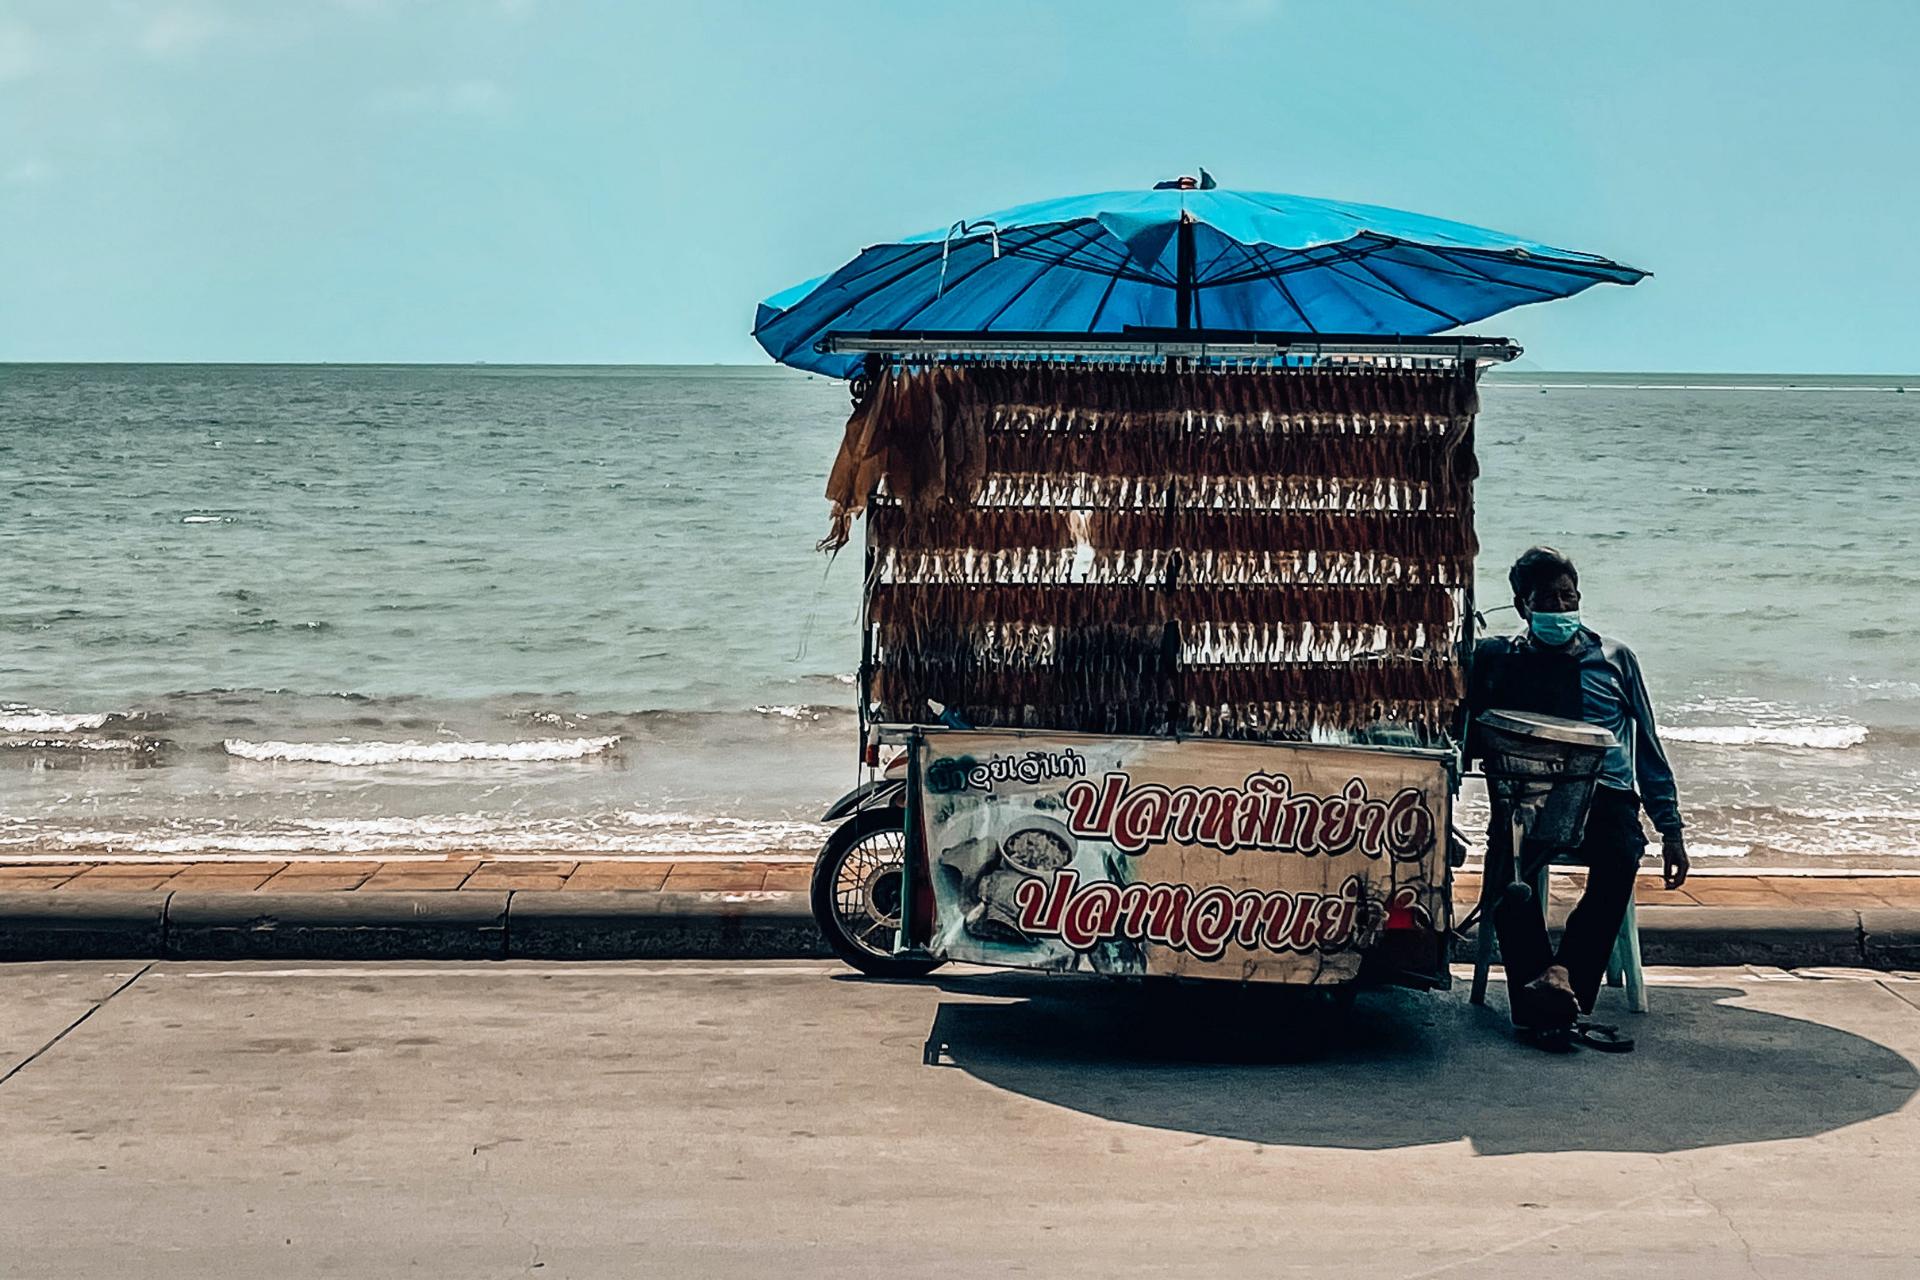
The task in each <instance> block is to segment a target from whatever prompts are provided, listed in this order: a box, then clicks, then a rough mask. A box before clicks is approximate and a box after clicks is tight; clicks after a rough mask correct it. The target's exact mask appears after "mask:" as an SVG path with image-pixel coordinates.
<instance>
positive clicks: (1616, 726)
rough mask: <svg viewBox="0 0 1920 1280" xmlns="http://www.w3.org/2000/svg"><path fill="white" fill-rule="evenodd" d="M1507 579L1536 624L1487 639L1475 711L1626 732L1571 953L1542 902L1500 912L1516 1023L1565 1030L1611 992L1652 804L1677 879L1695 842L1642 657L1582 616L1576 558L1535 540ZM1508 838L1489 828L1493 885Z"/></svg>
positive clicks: (1615, 758) (1474, 692)
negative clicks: (1552, 936)
mask: <svg viewBox="0 0 1920 1280" xmlns="http://www.w3.org/2000/svg"><path fill="white" fill-rule="evenodd" d="M1507 581H1508V583H1509V584H1510V585H1511V586H1512V587H1513V606H1514V608H1515V609H1517V610H1518V611H1519V613H1520V617H1521V619H1522V621H1523V622H1524V623H1525V624H1526V629H1525V631H1524V632H1523V633H1522V634H1520V635H1517V636H1504V637H1496V638H1490V639H1486V640H1482V641H1481V642H1480V643H1479V644H1478V645H1477V646H1476V647H1475V649H1474V655H1473V669H1472V674H1471V679H1470V682H1469V687H1468V693H1467V713H1468V715H1469V717H1477V716H1478V715H1479V714H1480V713H1481V712H1482V711H1487V710H1493V709H1501V710H1510V711H1533V712H1538V713H1540V714H1543V715H1553V716H1560V717H1563V718H1565V719H1569V720H1584V721H1586V722H1587V723H1589V724H1594V725H1598V726H1599V727H1601V728H1603V729H1606V730H1607V731H1609V732H1610V733H1612V734H1613V737H1614V745H1613V746H1612V747H1611V748H1609V749H1608V751H1607V755H1606V759H1605V761H1604V763H1603V764H1602V766H1601V773H1600V778H1599V781H1598V785H1597V786H1595V788H1594V793H1593V806H1592V808H1591V810H1589V812H1588V816H1587V829H1586V838H1585V840H1584V841H1583V842H1582V844H1581V845H1580V848H1579V850H1578V855H1577V856H1578V858H1579V860H1580V861H1581V862H1583V863H1585V864H1586V866H1587V888H1586V892H1585V893H1583V894H1582V895H1581V897H1580V901H1579V903H1578V904H1577V905H1576V906H1575V907H1574V909H1573V912H1572V914H1571V915H1569V916H1568V917H1567V927H1566V929H1565V931H1564V932H1563V933H1562V935H1561V938H1560V949H1559V951H1558V952H1556V951H1554V950H1553V948H1552V944H1551V943H1550V941H1549V939H1548V937H1547V927H1546V921H1545V919H1544V916H1543V912H1542V911H1541V909H1540V906H1539V905H1538V904H1535V903H1531V902H1527V903H1507V902H1505V901H1504V900H1502V902H1501V905H1500V906H1499V907H1497V908H1496V909H1495V911H1494V918H1493V923H1494V928H1495V930H1496V932H1497V934H1498V936H1499V939H1500V954H1501V958H1502V960H1503V961H1504V962H1505V964H1506V968H1507V991H1508V993H1509V996H1508V1002H1509V1004H1510V1005H1511V1007H1512V1010H1513V1020H1514V1024H1515V1025H1516V1026H1518V1027H1521V1028H1523V1029H1526V1030H1531V1031H1548V1032H1553V1031H1560V1030H1564V1029H1566V1028H1570V1027H1572V1026H1573V1025H1574V1024H1575V1023H1576V1022H1577V1021H1578V1020H1579V1017H1580V1014H1582V1013H1583V1012H1584V1013H1591V1012H1592V1011H1593V1002H1594V1000H1595V999H1596V998H1597V997H1598V996H1599V994H1600V982H1601V979H1602V978H1603V977H1604V976H1605V974H1606V966H1607V957H1608V955H1609V953H1610V952H1611V951H1612V949H1613V942H1614V939H1615V938H1616V937H1617V936H1618V935H1619V932H1620V922H1621V920H1622V919H1624V918H1625V916H1626V912H1627V903H1628V902H1630V901H1631V900H1632V898H1633V878H1634V873H1635V872H1636V871H1637V870H1638V869H1639V866H1640V857H1641V854H1642V853H1643V852H1644V851H1645V849H1646V844H1647V837H1646V834H1645V832H1644V831H1643V830H1642V828H1641V825H1640V808H1641V805H1642V803H1643V802H1644V803H1645V806H1646V810H1647V814H1648V816H1650V817H1651V818H1652V819H1653V825H1654V827H1655V828H1656V829H1657V830H1658V831H1659V832H1660V837H1661V853H1662V861H1663V862H1664V864H1665V868H1664V879H1665V882H1666V886H1667V888H1669V889H1677V888H1679V887H1680V886H1681V884H1683V883H1684V882H1685V881H1686V878H1687V866H1688V864H1687V848H1686V842H1685V840H1684V838H1683V837H1682V834H1681V833H1682V830H1683V826H1684V824H1683V823H1682V822H1681V820H1680V806H1679V802H1678V798H1677V796H1676V793H1675V790H1674V785H1673V771H1672V769H1670V768H1668V766H1667V757H1666V753H1665V752H1664V751H1663V750H1661V747H1660V738H1659V736H1658V734H1657V733H1656V732H1655V731H1654V726H1653V708H1652V705H1651V704H1650V703H1649V702H1648V700H1647V688H1646V685H1645V683H1644V682H1643V681H1642V680H1641V678H1640V664H1639V662H1638V661H1637V660H1636V659H1635V658H1634V656H1633V653H1632V651H1631V650H1629V649H1628V648H1627V647H1626V646H1625V645H1623V644H1621V643H1620V642H1619V641H1617V640H1609V639H1607V638H1605V637H1603V636H1601V635H1598V634H1597V633H1595V632H1593V631H1591V630H1589V629H1588V628H1586V627H1584V626H1582V625H1581V623H1580V575H1579V573H1578V571H1576V570H1575V569H1574V567H1573V561H1571V560H1569V559H1567V557H1566V556H1564V555H1562V554H1561V553H1560V552H1558V551H1555V550H1554V549H1553V548H1552V547H1534V548H1533V549H1532V550H1530V551H1527V552H1526V553H1525V554H1523V555H1522V556H1521V557H1520V558H1519V559H1518V560H1516V561H1515V562H1514V565H1513V568H1512V569H1511V570H1510V571H1509V572H1508V574H1507ZM1472 724H1473V722H1472V720H1471V719H1469V722H1468V725H1469V727H1468V738H1467V752H1468V755H1469V756H1472V757H1475V758H1477V757H1479V756H1480V755H1481V754H1482V753H1481V751H1480V750H1479V749H1478V746H1477V743H1476V734H1475V732H1474V730H1473V727H1472ZM1495 825H1496V827H1501V824H1499V823H1496V824H1495ZM1507 844H1508V840H1507V838H1506V836H1505V832H1504V829H1500V830H1495V831H1493V832H1490V833H1489V835H1488V841H1487V868H1486V875H1487V876H1488V877H1489V882H1490V883H1492V882H1495V880H1494V878H1495V877H1498V878H1499V879H1502V880H1504V879H1505V878H1507V874H1508V872H1507V858H1508V857H1509V856H1510V855H1509V851H1508V849H1507ZM1482 927H1485V926H1482Z"/></svg>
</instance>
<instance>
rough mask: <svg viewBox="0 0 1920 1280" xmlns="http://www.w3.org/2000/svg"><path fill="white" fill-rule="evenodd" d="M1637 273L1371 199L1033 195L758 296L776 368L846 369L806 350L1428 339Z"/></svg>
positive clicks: (1213, 193) (848, 358)
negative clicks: (1130, 340) (1196, 339)
mask: <svg viewBox="0 0 1920 1280" xmlns="http://www.w3.org/2000/svg"><path fill="white" fill-rule="evenodd" d="M1645 275H1646V272H1644V271H1639V270H1636V269H1635V268H1633V267H1628V266H1623V265H1621V264H1620V263H1617V262H1613V261H1610V260H1609V259H1606V258H1602V257H1599V256H1597V255H1594V254H1589V253H1577V252H1575V251H1573V250H1571V249H1557V248H1554V247H1553V246H1552V245H1546V244H1540V243H1537V242H1535V241H1532V240H1522V239H1519V238H1518V237H1515V236H1510V235H1506V234H1504V233H1502V232H1499V231H1489V230H1487V229H1485V228H1484V227H1474V226H1468V225H1467V224H1466V223H1462V222H1449V221H1446V220H1445V219H1442V218H1429V217H1426V216H1424V215H1422V214H1417V213H1406V212H1403V211H1401V210H1398V209H1384V208H1380V207H1378V206H1375V205H1364V204H1349V203H1346V202H1343V201H1338V200H1316V199H1313V198H1310V197H1307V196H1293V195H1280V194H1274V193H1270V192H1260V191H1229V190H1224V189H1218V188H1215V189H1182V188H1177V187H1176V188H1160V189H1155V190H1151V191H1105V192H1100V193H1098V194H1095V195H1084V196H1069V197H1066V198H1064V199H1059V200H1043V201H1041V202H1039V203H1037V204H1026V205H1020V206H1018V207H1017V208H1012V209H1003V210H1000V211H999V212H997V213H989V214H985V215H983V216H981V217H979V218H974V219H970V220H967V221H964V222H957V223H955V224H954V225H953V226H952V227H950V228H943V229H941V230H937V231H928V232H924V233H922V234H920V235H917V236H910V237H908V238H907V239H905V240H900V241H897V242H894V243H892V244H881V245H875V246H873V247H872V248H869V249H866V250H864V251H862V252H861V253H860V255H859V256H858V257H856V258H854V259H853V260H852V261H851V262H849V263H847V264H846V265H845V266H843V267H841V268H840V269H839V270H838V271H835V272H834V273H832V274H831V275H827V276H821V277H819V278H818V279H814V280H808V281H806V282H805V283H803V284H798V285H795V286H794V287H793V288H791V289H787V290H785V291H784V292H781V293H777V294H775V295H774V296H773V297H771V298H768V299H767V300H766V301H765V302H763V303H761V304H760V310H759V314H758V316H757V317H756V319H755V323H754V329H753V334H754V337H755V338H756V339H758V340H759V342H760V345H761V346H762V347H764V348H766V350H767V353H768V354H769V355H771V356H772V357H773V358H774V359H776V360H779V361H781V362H783V363H785V364H790V365H793V366H795V367H796V368H800V369H807V370H811V371H813V372H817V373H825V374H829V375H831V376H834V377H846V376H848V375H850V374H851V373H852V372H853V371H854V370H855V369H856V368H857V367H858V365H859V363H860V357H858V356H854V355H835V354H826V353H822V352H819V351H817V350H815V344H816V343H818V342H819V341H820V340H821V339H822V338H824V337H826V336H827V335H828V334H831V333H855V332H868V331H874V330H882V331H885V330H922V331H937V332H952V331H960V332H967V333H975V334H988V333H993V332H996V331H999V332H1009V333H1016V332H1017V333H1029V334H1030V333H1050V334H1060V335H1069V334H1099V333H1104V334H1117V333H1120V332H1122V331H1123V330H1125V329H1127V328H1128V327H1130V326H1134V327H1146V328H1159V329H1195V330H1199V329H1211V330H1260V331H1264V332H1269V333H1273V332H1291V333H1339V334H1429V333H1438V332H1440V331H1441V330H1444V329H1451V328H1455V327H1457V326H1459V325H1463V324H1470V323H1472V322H1473V321H1476V320H1482V319H1485V318H1486V317H1487V316H1490V315H1493V314H1495V313H1497V312H1501V311H1505V310H1506V309H1508V308H1509V307H1516V306H1520V305H1521V304H1523V303H1528V302H1546V301H1550V300H1552V299H1554V298H1565V297H1569V296H1571V295H1573V294H1576V293H1579V292H1580V291H1581V290H1582V289H1585V288H1587V287H1588V286H1590V285H1595V284H1599V283H1601V282H1603V281H1604V282H1610V283H1613V284H1634V283H1636V282H1637V281H1639V280H1640V279H1641V278H1642V277H1644V276H1645Z"/></svg>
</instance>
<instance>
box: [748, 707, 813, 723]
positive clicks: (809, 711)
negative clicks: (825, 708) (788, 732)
mask: <svg viewBox="0 0 1920 1280" xmlns="http://www.w3.org/2000/svg"><path fill="white" fill-rule="evenodd" d="M754 710H755V711H757V712H759V713H760V714H761V715H763V716H778V717H779V718H780V719H782V720H818V719H819V718H820V709H819V708H818V707H801V706H791V707H768V706H759V707H755V708H754Z"/></svg>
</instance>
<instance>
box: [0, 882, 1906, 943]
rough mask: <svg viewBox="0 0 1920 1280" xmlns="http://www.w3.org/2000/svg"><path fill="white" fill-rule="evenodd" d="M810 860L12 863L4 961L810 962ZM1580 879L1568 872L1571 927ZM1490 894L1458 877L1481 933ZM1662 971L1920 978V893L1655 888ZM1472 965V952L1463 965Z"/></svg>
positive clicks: (1, 933)
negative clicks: (1742, 968) (1845, 970)
mask: <svg viewBox="0 0 1920 1280" xmlns="http://www.w3.org/2000/svg"><path fill="white" fill-rule="evenodd" d="M810 871H811V864H810V862H809V861H808V860H807V859H806V858H805V857H804V856H803V855H794V856H790V857H789V856H781V855H762V856H760V857H758V858H754V859H741V858H719V857H705V858H701V857H698V856H694V855H689V856H687V857H685V858H681V859H677V860H674V859H664V858H624V859H600V860H592V859H584V860H583V859H566V858H558V857H552V858H549V857H544V856H528V855H522V856H516V857H506V858H496V859H493V860H482V859H478V858H463V857H460V856H457V855H445V854H408V855H395V856H391V857H388V858H385V859H381V860H348V859H342V858H338V857H331V856H314V857H308V858H285V859H259V858H252V857H229V858H226V859H220V860H201V861H189V860H184V859H171V860H168V859H163V858H157V857H141V856H138V855H124V854H102V855H97V856H94V857H91V858H73V859H71V860H68V861H53V860H51V859H50V858H49V857H47V856H44V855H42V856H31V855H27V856H21V857H17V858H15V859H14V860H11V861H6V860H0V959H5V960H40V959H87V958H114V957H122V958H143V959H158V958H194V957H198V958H207V959H214V958H227V959H238V958H247V957H259V958H268V957H280V958H296V957H305V958H316V959H383V958H386V959H393V958H421V959H433V958H449V959H451V958H472V959H505V958H509V957H520V958H536V959H626V958H641V959H668V958H690V957H705V958H765V959H772V958H805V957H812V956H819V955H822V954H825V951H824V946H823V944H822V942H821V940H820V938H819V935H818V931H817V930H816V929H815V928H814V926H813V923H812V920H811V918H810V916H809V913H808V908H807V896H806V886H807V882H808V877H809V874H810ZM1579 888H1580V873H1578V872H1570V873H1556V874H1555V876H1554V879H1553V890H1552V898H1553V902H1552V908H1553V911H1554V913H1555V914H1556V915H1561V914H1564V912H1565V910H1566V908H1567V906H1568V904H1569V903H1570V902H1571V901H1572V900H1573V898H1574V897H1575V896H1576V895H1577V894H1578V892H1579ZM1479 892H1480V884H1479V878H1478V876H1477V875H1476V874H1475V873H1474V872H1472V871H1471V870H1469V871H1467V872H1464V873H1462V874H1460V875H1459V876H1458V877H1457V878H1456V882H1455V891H1454V904H1455V912H1456V916H1457V917H1464V916H1465V914H1466V912H1467V910H1468V908H1470V907H1471V905H1472V904H1473V902H1474V901H1475V900H1476V899H1477V897H1478V894H1479ZM1638 893H1639V903H1640V913H1639V917H1640V933H1641V939H1642V942H1643V945H1644V949H1645V953H1646V955H1647V958H1648V962H1649V963H1654V964H1659V963H1669V964H1748V963H1752V964H1765V965H1774V966H1787V967H1800V966H1810V965H1811V966H1820V965H1863V966H1868V967H1873V968H1879V969H1899V968H1920V876H1914V875H1904V874H1887V873H1875V872H1863V873H1854V874H1850V875H1838V876H1833V875H1817V874H1806V873H1791V872H1780V873H1765V874H1756V873H1742V872H1731V873H1730V872H1726V871H1722V870H1720V869H1717V868H1716V869H1714V870H1711V871H1707V872H1702V873H1696V874H1695V876H1694V878H1693V879H1692V880H1690V881H1689V882H1688V883H1687V885H1686V886H1685V887H1684V888H1682V889H1680V890H1678V891H1669V890H1666V889H1664V888H1662V887H1661V886H1660V884H1659V881H1658V877H1657V875H1656V874H1654V873H1652V872H1651V871H1643V873H1642V875H1641V877H1640V881H1639V889H1638ZM1462 954H1464V951H1462V952H1457V953H1456V956H1459V955H1462Z"/></svg>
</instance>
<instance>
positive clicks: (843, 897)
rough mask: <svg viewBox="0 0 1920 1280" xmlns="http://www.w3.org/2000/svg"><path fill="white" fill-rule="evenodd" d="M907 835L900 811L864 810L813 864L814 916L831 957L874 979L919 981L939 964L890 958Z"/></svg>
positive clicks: (929, 960) (838, 831)
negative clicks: (823, 935)
mask: <svg viewBox="0 0 1920 1280" xmlns="http://www.w3.org/2000/svg"><path fill="white" fill-rule="evenodd" d="M906 852H907V837H906V832H905V831H903V830H902V829H901V814H900V810H898V809H896V808H893V807H891V806H883V807H880V808H876V809H863V810H861V811H860V812H859V813H856V814H854V815H853V816H852V817H851V818H848V819H847V820H846V821H845V822H843V823H841V824H840V826H839V827H838V828H836V829H835V830H834V833H833V834H832V835H830V836H828V837H827V843H826V846H825V847H824V848H823V849H821V850H820V857H819V859H818V860H817V861H815V862H814V864H813V893H812V902H813V918H814V920H815V922H817V923H818V924H819V926H820V932H821V933H823V934H825V935H826V938H827V945H828V946H830V947H832V948H833V952H834V954H835V955H837V956H839V957H840V958H841V959H842V960H845V961H846V962H847V963H848V964H850V965H852V966H853V967H854V968H856V969H858V970H859V971H860V972H862V973H864V974H867V975H869V976H871V977H875V978H922V977H925V976H926V975H927V974H929V973H932V972H933V971H934V970H935V969H938V968H939V967H940V966H941V965H942V964H943V963H945V962H944V961H941V960H935V959H932V958H930V957H926V956H896V955H894V954H893V939H894V934H895V933H897V932H898V931H899V928H900V908H901V906H902V905H903V904H902V902H901V893H900V889H901V879H902V876H901V872H902V869H903V867H904V865H905V862H906Z"/></svg>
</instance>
